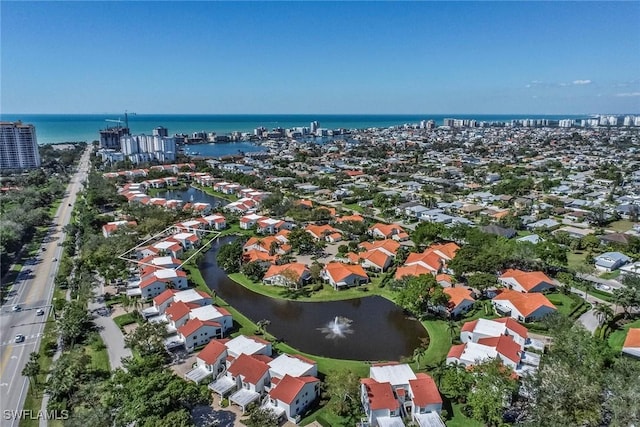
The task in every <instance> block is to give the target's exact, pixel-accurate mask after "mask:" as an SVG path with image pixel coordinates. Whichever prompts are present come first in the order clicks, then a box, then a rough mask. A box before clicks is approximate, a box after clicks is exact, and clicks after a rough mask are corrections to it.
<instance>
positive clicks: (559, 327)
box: [523, 315, 612, 426]
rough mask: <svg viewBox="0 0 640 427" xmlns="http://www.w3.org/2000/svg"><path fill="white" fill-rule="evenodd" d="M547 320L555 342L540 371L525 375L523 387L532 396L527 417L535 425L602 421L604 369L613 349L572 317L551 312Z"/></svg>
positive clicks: (527, 407) (544, 357) (586, 423)
mask: <svg viewBox="0 0 640 427" xmlns="http://www.w3.org/2000/svg"><path fill="white" fill-rule="evenodd" d="M544 323H545V325H547V326H548V327H549V332H550V334H551V335H552V337H553V345H552V346H551V348H550V350H549V352H548V353H546V354H545V355H543V356H542V360H541V363H540V367H539V368H538V371H537V372H536V373H535V374H533V375H531V376H527V377H525V378H524V384H523V387H524V388H525V390H526V391H527V394H529V395H530V396H531V398H530V399H528V400H527V406H526V409H527V413H528V418H529V419H530V421H531V423H532V424H533V425H545V426H569V425H571V426H574V425H575V426H577V425H580V426H596V425H600V421H601V418H602V413H601V411H602V405H601V400H602V397H603V385H604V383H603V372H604V369H605V367H606V366H607V365H608V364H609V363H610V359H611V357H612V356H611V350H610V349H609V348H608V347H607V345H606V343H604V342H602V341H600V340H594V339H593V337H592V336H591V334H590V333H589V332H588V331H587V330H586V329H584V328H583V327H582V326H580V325H576V324H574V323H573V322H572V321H571V320H570V319H569V318H566V317H562V316H561V315H552V316H549V317H548V319H546V320H545V322H544Z"/></svg>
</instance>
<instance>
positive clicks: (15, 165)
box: [0, 121, 40, 169]
mask: <svg viewBox="0 0 640 427" xmlns="http://www.w3.org/2000/svg"><path fill="white" fill-rule="evenodd" d="M38 167H40V153H38V140H37V138H36V128H35V126H33V125H30V124H23V123H22V122H21V121H17V122H0V169H33V168H38Z"/></svg>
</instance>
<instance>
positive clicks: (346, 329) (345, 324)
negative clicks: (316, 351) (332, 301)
mask: <svg viewBox="0 0 640 427" xmlns="http://www.w3.org/2000/svg"><path fill="white" fill-rule="evenodd" d="M351 322H352V321H351V319H347V318H346V317H341V316H336V317H335V318H334V319H333V320H332V321H331V322H329V323H327V326H325V327H323V328H318V329H319V330H320V331H322V332H323V333H324V334H326V337H325V338H329V339H333V338H344V337H345V335H346V334H352V333H353V329H351Z"/></svg>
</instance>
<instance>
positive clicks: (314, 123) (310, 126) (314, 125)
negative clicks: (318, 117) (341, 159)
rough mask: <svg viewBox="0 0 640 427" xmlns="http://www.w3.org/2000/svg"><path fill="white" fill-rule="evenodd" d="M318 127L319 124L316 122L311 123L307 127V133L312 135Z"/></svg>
mask: <svg viewBox="0 0 640 427" xmlns="http://www.w3.org/2000/svg"><path fill="white" fill-rule="evenodd" d="M318 126H320V124H319V123H318V122H317V121H313V122H311V123H310V125H309V131H310V132H311V133H312V134H315V133H316V131H317V130H318Z"/></svg>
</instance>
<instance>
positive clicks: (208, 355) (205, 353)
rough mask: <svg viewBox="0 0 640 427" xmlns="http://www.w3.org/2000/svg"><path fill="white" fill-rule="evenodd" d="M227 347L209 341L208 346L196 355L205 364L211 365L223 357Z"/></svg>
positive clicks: (214, 341) (215, 341) (218, 342)
mask: <svg viewBox="0 0 640 427" xmlns="http://www.w3.org/2000/svg"><path fill="white" fill-rule="evenodd" d="M226 352H227V347H226V346H225V345H224V344H223V343H221V342H220V341H219V340H211V341H209V344H207V345H206V346H205V348H203V349H202V350H201V351H200V353H198V358H199V359H202V360H203V361H204V362H205V363H207V364H209V365H212V364H213V363H215V361H216V360H218V359H219V358H220V357H221V356H223V355H225V354H226Z"/></svg>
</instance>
